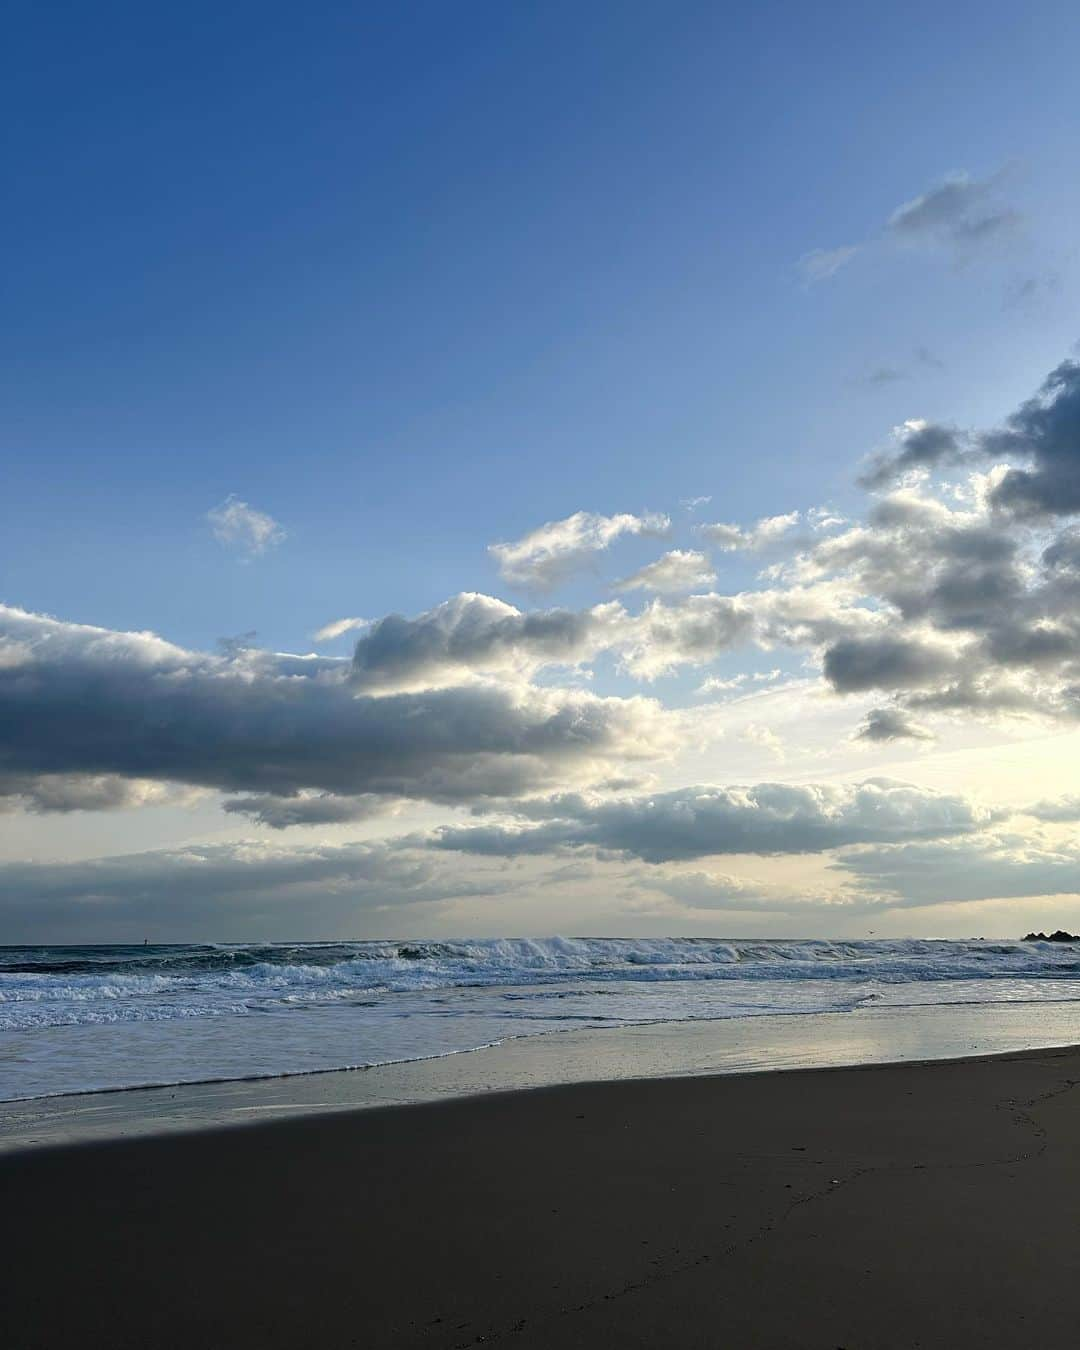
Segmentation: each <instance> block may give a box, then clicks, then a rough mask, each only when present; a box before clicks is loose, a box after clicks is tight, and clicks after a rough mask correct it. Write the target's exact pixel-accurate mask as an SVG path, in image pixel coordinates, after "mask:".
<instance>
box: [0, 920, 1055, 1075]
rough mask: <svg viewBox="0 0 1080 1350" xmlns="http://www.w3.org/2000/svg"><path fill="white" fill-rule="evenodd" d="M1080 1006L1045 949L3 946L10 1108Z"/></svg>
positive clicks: (876, 945)
mask: <svg viewBox="0 0 1080 1350" xmlns="http://www.w3.org/2000/svg"><path fill="white" fill-rule="evenodd" d="M1078 1000H1080V951H1078V950H1077V949H1075V948H1073V947H1072V946H1071V945H1069V944H1058V943H1048V942H1010V941H989V940H970V941H958V942H951V941H922V940H916V939H905V940H898V941H874V940H866V941H854V942H848V941H826V940H821V939H815V940H804V941H786V942H777V941H773V940H764V939H763V940H727V939H707V938H640V939H630V938H558V937H553V938H542V939H541V938H517V939H504V938H500V939H485V940H481V939H468V940H461V941H439V942H436V941H375V942H320V943H257V944H224V943H223V944H217V943H215V944H205V945H184V946H174V945H169V946H138V947H124V946H89V947H0V1100H4V1101H15V1100H19V1099H24V1098H35V1097H47V1096H55V1095H59V1094H67V1093H76V1092H89V1091H99V1090H105V1089H117V1088H125V1087H140V1086H156V1085H166V1084H178V1083H206V1082H216V1081H227V1080H233V1079H250V1078H275V1077H282V1076H286V1075H290V1074H304V1073H314V1072H320V1071H326V1070H331V1069H349V1068H362V1067H368V1066H372V1065H377V1064H395V1063H401V1062H405V1061H412V1060H422V1059H431V1058H436V1057H440V1056H445V1055H452V1054H461V1053H465V1052H467V1051H470V1050H476V1049H479V1048H481V1047H484V1046H490V1045H494V1044H497V1043H500V1042H504V1041H507V1040H511V1039H515V1038H519V1037H527V1036H539V1035H553V1034H556V1033H559V1032H564V1031H569V1030H582V1029H587V1028H605V1027H620V1026H642V1025H646V1024H655V1023H678V1022H687V1021H697V1022H701V1021H709V1020H717V1021H720V1020H724V1021H729V1020H730V1019H739V1018H744V1019H745V1018H756V1017H761V1016H769V1015H772V1016H775V1015H778V1014H779V1015H800V1016H802V1017H803V1018H809V1019H812V1018H813V1017H814V1016H815V1015H816V1014H823V1013H833V1014H835V1013H846V1012H854V1011H856V1010H858V1009H863V1008H868V1007H882V1008H894V1009H900V1008H904V1007H911V1008H923V1009H925V1008H928V1007H932V1006H943V1005H969V1006H971V1005H1002V1004H1054V1003H1068V1002H1076V1001H1078ZM806 1025H808V1026H810V1027H811V1028H812V1020H811V1022H809V1023H807V1024H806ZM810 1034H811V1035H812V1029H811V1032H810Z"/></svg>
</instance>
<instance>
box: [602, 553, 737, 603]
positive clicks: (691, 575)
mask: <svg viewBox="0 0 1080 1350" xmlns="http://www.w3.org/2000/svg"><path fill="white" fill-rule="evenodd" d="M715 580H716V573H715V572H714V571H713V569H712V566H711V564H710V562H709V559H708V556H707V555H706V554H704V553H696V552H694V551H693V550H692V549H678V548H676V549H672V550H671V552H670V553H665V554H664V555H663V557H661V558H657V560H656V561H655V562H651V563H648V564H647V565H646V566H645V567H642V568H639V570H638V571H636V572H634V573H633V574H632V575H631V576H628V577H625V578H624V579H623V580H622V581H616V582H615V583H614V586H613V588H612V589H614V590H616V591H659V592H660V593H662V594H665V595H670V594H673V593H675V592H678V591H692V590H697V589H699V588H700V587H704V586H711V585H712V584H713V582H714V581H715Z"/></svg>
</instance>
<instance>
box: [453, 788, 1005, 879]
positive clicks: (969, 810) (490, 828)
mask: <svg viewBox="0 0 1080 1350" xmlns="http://www.w3.org/2000/svg"><path fill="white" fill-rule="evenodd" d="M514 809H515V810H516V811H517V813H518V815H519V817H520V819H519V821H518V822H515V823H513V824H510V825H503V824H494V823H492V824H484V825H479V826H465V827H456V828H447V829H444V830H441V831H440V832H439V833H438V834H437V836H436V847H439V848H443V849H451V850H457V851H461V852H468V853H477V854H484V855H488V856H499V857H514V856H521V855H525V854H532V853H547V852H550V851H552V850H554V849H559V848H589V849H593V850H595V851H597V852H599V853H601V854H618V855H622V856H627V857H636V858H641V859H643V860H644V861H645V862H650V863H662V862H672V861H680V860H686V859H691V858H702V857H709V856H712V855H718V854H731V853H756V854H783V853H821V852H824V851H826V850H830V849H836V848H843V847H846V846H849V845H852V844H857V843H868V842H872V841H885V840H889V841H892V840H902V839H919V838H940V837H944V836H948V835H956V834H966V833H969V832H971V831H973V830H978V829H981V828H983V827H984V826H985V824H986V823H987V821H988V820H989V819H990V816H989V814H988V813H987V812H986V811H984V810H983V809H981V808H979V807H977V806H975V805H974V804H973V803H971V802H969V801H967V800H966V799H964V798H963V797H957V796H950V795H947V794H942V793H936V792H931V791H928V790H925V789H921V788H917V787H912V786H911V785H909V784H906V783H894V782H890V781H888V780H884V779H871V780H868V781H866V782H863V783H858V784H852V785H843V786H837V785H834V784H810V785H807V784H801V785H791V784H784V783H759V784H756V785H754V786H751V787H690V788H680V789H678V790H676V791H673V792H663V793H653V794H650V795H648V796H643V797H631V798H625V799H622V800H617V801H599V800H590V799H588V798H585V797H582V796H580V795H577V794H563V795H561V796H556V797H553V798H548V799H545V800H541V801H534V802H531V803H523V804H521V805H520V806H519V807H515V808H514ZM537 821H538V822H539V823H533V822H537Z"/></svg>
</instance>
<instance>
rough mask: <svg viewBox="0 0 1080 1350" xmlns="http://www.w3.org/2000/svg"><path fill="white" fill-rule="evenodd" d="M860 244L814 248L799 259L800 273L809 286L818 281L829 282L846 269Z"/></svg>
mask: <svg viewBox="0 0 1080 1350" xmlns="http://www.w3.org/2000/svg"><path fill="white" fill-rule="evenodd" d="M858 252H859V245H858V244H841V245H840V247H839V248H814V249H811V250H810V252H809V253H804V254H803V255H802V257H801V258H800V259H799V271H800V272H801V273H802V276H803V280H804V281H805V282H806V283H807V285H809V286H812V285H813V284H814V282H816V281H828V279H829V278H830V277H834V276H836V274H837V272H839V271H840V269H841V268H842V267H846V266H847V265H848V263H849V262H851V260H852V258H854V257H855V255H856V253H858Z"/></svg>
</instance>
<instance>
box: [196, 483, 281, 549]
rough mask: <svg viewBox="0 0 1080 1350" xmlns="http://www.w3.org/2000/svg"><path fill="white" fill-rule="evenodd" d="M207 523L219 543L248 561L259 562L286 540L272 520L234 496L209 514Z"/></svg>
mask: <svg viewBox="0 0 1080 1350" xmlns="http://www.w3.org/2000/svg"><path fill="white" fill-rule="evenodd" d="M206 519H207V520H208V521H209V522H210V528H211V529H212V530H213V532H214V538H215V539H216V540H217V541H218V543H219V544H224V545H225V546H226V547H227V548H234V549H236V550H237V551H238V552H239V553H241V554H242V555H243V556H244V557H245V558H257V557H258V556H259V555H260V554H262V553H265V552H266V551H267V549H270V548H273V547H274V546H275V545H277V544H280V543H281V541H282V540H283V539H284V538H285V531H284V529H283V528H282V527H281V526H280V525H279V524H278V522H277V521H276V520H275V519H274V518H273V516H269V515H267V514H266V512H265V511H257V510H256V509H255V507H253V506H250V505H249V504H248V503H247V502H243V501H241V500H240V498H239V497H237V496H236V494H235V493H230V494H229V496H228V497H226V498H225V500H224V501H223V502H221V503H220V504H219V505H217V506H214V507H212V508H211V509H210V510H209V511H207V513H206Z"/></svg>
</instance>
